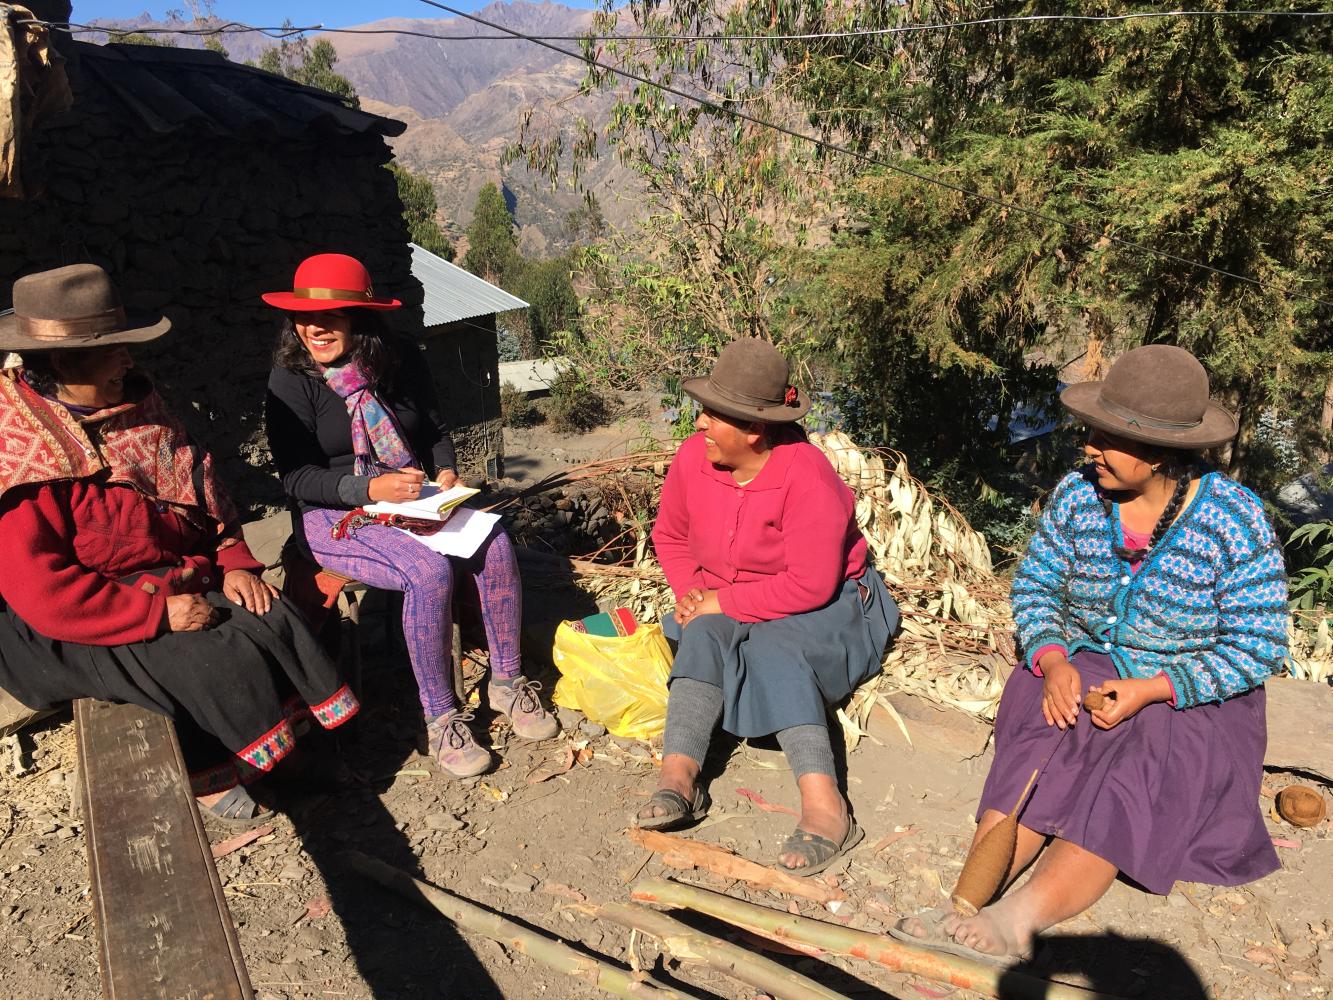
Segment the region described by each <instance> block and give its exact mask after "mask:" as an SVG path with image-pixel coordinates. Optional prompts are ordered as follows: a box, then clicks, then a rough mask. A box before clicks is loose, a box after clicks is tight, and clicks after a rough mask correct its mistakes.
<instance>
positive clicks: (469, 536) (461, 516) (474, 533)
mask: <svg viewBox="0 0 1333 1000" xmlns="http://www.w3.org/2000/svg"><path fill="white" fill-rule="evenodd" d="M499 520H500V515H499V514H488V513H486V512H485V511H484V510H473V509H472V508H471V507H456V508H454V513H453V516H452V517H450V518H449V520H447V521H445V522H444V527H443V528H441V529H440V530H439V531H437V532H435V534H433V535H416V534H413V533H412V532H410V531H408V530H407V529H406V528H398V529H397V530H398V531H401V532H403V534H405V535H407V536H409V537H410V538H415V539H416V540H417V541H418V542H420V543H421V544H422V545H424V546H426V548H428V549H433V550H434V551H436V552H439V553H441V554H442V555H446V556H458V557H459V558H460V559H467V558H468V557H469V556H473V555H476V553H477V549H479V548H481V543H482V542H484V541H486V539H487V538H489V537H490V534H491V531H492V530H493V529H494V528H495V524H496V522H497V521H499Z"/></svg>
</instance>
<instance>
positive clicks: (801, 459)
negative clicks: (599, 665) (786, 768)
mask: <svg viewBox="0 0 1333 1000" xmlns="http://www.w3.org/2000/svg"><path fill="white" fill-rule="evenodd" d="M788 377H789V372H788V367H787V362H786V359H785V358H783V356H782V355H781V353H779V352H778V350H777V349H776V348H774V347H773V346H772V345H771V344H769V343H767V342H766V341H763V340H758V339H745V340H738V341H734V342H733V343H731V344H729V345H728V346H727V347H726V348H725V349H724V350H723V351H722V354H721V356H720V357H719V358H718V360H717V364H716V366H715V367H714V368H713V372H712V374H711V375H709V376H708V377H707V378H696V379H691V380H690V381H688V382H686V383H685V385H684V387H683V388H684V389H685V391H686V392H687V393H689V395H690V396H692V397H693V398H694V399H696V400H697V401H698V402H699V403H700V404H701V405H702V407H703V412H702V413H701V414H700V416H699V418H698V419H697V420H696V421H695V427H696V428H697V429H698V433H697V434H695V435H694V436H693V437H691V438H689V439H687V440H686V441H685V442H684V443H683V444H682V445H681V446H680V450H679V451H678V452H677V454H676V458H675V461H673V462H672V464H671V470H670V472H669V473H668V475H667V479H666V483H665V484H664V485H663V487H662V503H661V509H660V512H659V514H658V519H657V524H656V526H655V527H654V528H653V544H654V546H655V548H656V550H657V555H658V558H659V559H660V560H661V563H662V568H663V570H665V572H666V576H667V582H668V583H669V584H670V585H671V589H672V591H673V592H674V593H675V595H676V602H677V603H676V611H675V614H674V616H673V618H672V620H670V621H668V622H667V623H666V631H667V632H668V634H669V635H670V634H671V633H673V632H674V633H675V634H676V635H678V636H679V647H678V650H677V653H676V659H675V663H674V664H673V666H672V670H671V678H670V682H669V683H670V695H669V697H668V700H667V724H666V735H665V743H664V747H663V758H662V776H661V782H660V787H659V788H658V790H657V791H656V792H654V793H653V796H652V798H650V799H649V801H648V803H647V804H646V805H645V806H644V807H643V808H642V809H641V810H639V812H638V813H637V814H636V815H635V816H634V817H633V821H634V822H636V823H637V824H638V825H639V826H641V827H644V828H646V829H665V828H669V827H676V826H681V825H683V824H685V823H687V822H689V821H691V820H696V819H699V818H701V817H702V816H703V814H704V812H705V811H706V810H707V795H706V793H705V792H704V790H703V789H702V787H700V785H699V770H700V766H701V765H702V763H703V760H704V757H705V755H706V754H707V751H708V745H709V742H710V741H711V739H712V735H713V730H714V729H715V728H716V726H717V725H718V723H719V722H721V725H722V728H723V729H725V730H726V731H727V732H729V733H731V734H733V735H735V736H739V737H743V738H750V737H758V736H768V735H771V734H774V733H776V734H777V739H778V743H779V745H780V746H781V747H782V749H783V751H784V752H785V753H786V755H787V760H788V762H789V763H790V764H791V767H792V771H793V772H794V773H795V776H796V784H797V787H798V789H799V790H800V794H801V818H800V822H799V823H798V824H797V827H796V830H795V832H794V833H793V834H792V835H791V836H790V837H789V838H788V839H787V841H786V843H785V844H784V845H783V847H782V850H781V852H780V854H779V856H778V863H779V865H780V866H781V867H782V868H783V869H786V870H788V871H791V872H792V873H794V874H797V875H812V874H814V873H815V872H818V871H822V870H823V869H824V868H826V867H827V866H828V865H829V864H830V863H831V862H832V861H833V860H834V859H835V858H837V857H838V856H839V855H841V854H843V853H845V852H846V851H848V850H850V849H851V848H852V847H854V846H855V845H856V844H857V843H858V842H859V841H860V839H861V837H862V833H861V831H860V829H859V828H858V827H857V825H856V822H855V821H854V820H853V819H852V818H851V815H850V812H849V810H848V806H847V802H846V800H845V799H844V798H843V796H842V793H841V792H840V791H839V788H838V783H837V778H836V775H835V771H834V760H833V749H832V745H831V742H830V739H829V731H828V716H827V713H826V708H825V707H826V706H827V705H829V704H832V703H835V702H837V701H840V700H842V699H843V698H846V697H847V696H848V695H849V694H851V692H852V691H854V690H855V689H856V687H857V686H858V685H859V684H861V683H862V682H863V681H865V680H867V679H868V678H870V677H873V676H875V674H877V673H879V670H880V662H881V658H882V657H883V654H884V647H885V644H886V643H887V642H888V640H889V638H890V636H891V635H892V634H893V632H894V630H895V629H896V628H897V624H898V608H897V605H896V604H894V602H893V599H892V598H891V597H890V596H889V594H888V592H887V590H886V589H885V587H884V583H883V581H882V580H881V579H880V577H879V574H878V573H876V572H875V569H874V567H872V566H871V565H870V563H869V561H868V559H867V556H866V542H865V539H864V538H863V537H862V536H861V532H860V530H859V529H858V528H857V526H856V518H855V516H854V507H855V502H854V498H853V496H852V491H851V490H850V489H848V487H847V485H846V484H845V483H843V481H842V480H841V479H839V478H838V474H837V473H836V472H835V471H834V470H833V467H832V466H831V465H830V464H829V461H828V459H827V458H825V457H824V455H823V453H822V452H820V451H819V449H818V448H816V447H814V446H813V445H811V444H809V443H808V442H807V441H806V440H805V435H804V433H803V432H802V431H801V429H800V428H799V426H797V424H796V421H798V420H800V418H801V417H803V416H804V415H805V413H806V412H807V410H809V408H810V402H809V399H808V398H807V397H806V396H805V394H803V393H802V392H800V390H798V389H795V388H793V387H792V386H791V385H790V384H788Z"/></svg>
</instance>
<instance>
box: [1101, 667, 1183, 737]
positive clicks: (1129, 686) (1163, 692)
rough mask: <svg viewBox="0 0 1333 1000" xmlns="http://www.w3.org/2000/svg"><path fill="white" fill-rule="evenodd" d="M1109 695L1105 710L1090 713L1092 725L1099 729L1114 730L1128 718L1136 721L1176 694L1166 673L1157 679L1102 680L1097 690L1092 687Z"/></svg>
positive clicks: (1103, 706) (1103, 704) (1103, 708)
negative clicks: (1146, 709) (1138, 717)
mask: <svg viewBox="0 0 1333 1000" xmlns="http://www.w3.org/2000/svg"><path fill="white" fill-rule="evenodd" d="M1088 690H1090V691H1097V692H1098V693H1100V694H1103V695H1105V696H1106V701H1104V702H1103V703H1102V707H1101V708H1098V709H1094V710H1093V711H1092V712H1090V713H1089V714H1090V715H1091V716H1092V724H1093V725H1094V726H1096V727H1097V728H1098V729H1114V728H1115V727H1116V726H1118V725H1120V723H1122V722H1124V721H1125V720H1126V719H1132V718H1133V717H1134V716H1135V715H1137V714H1138V713H1139V712H1140V711H1142V710H1143V709H1144V708H1146V707H1147V706H1149V705H1152V704H1155V703H1156V702H1159V701H1170V700H1171V696H1172V694H1173V692H1172V690H1171V682H1170V681H1169V680H1167V679H1166V675H1165V674H1158V675H1157V676H1156V677H1147V678H1143V677H1127V678H1120V677H1118V678H1116V679H1114V680H1109V681H1102V683H1101V684H1100V685H1098V686H1097V687H1092V688H1089V689H1088Z"/></svg>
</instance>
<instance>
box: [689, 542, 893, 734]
mask: <svg viewBox="0 0 1333 1000" xmlns="http://www.w3.org/2000/svg"><path fill="white" fill-rule="evenodd" d="M857 583H861V584H863V585H864V586H865V588H866V593H865V597H864V598H863V597H862V596H861V593H860V588H858V587H857ZM899 621H900V615H899V613H898V604H897V602H895V601H894V599H893V598H892V597H891V596H890V595H889V591H888V588H886V587H885V586H884V581H883V580H882V579H880V575H879V574H878V573H877V572H876V571H875V570H874V568H873V567H871V568H868V569H867V570H866V571H865V574H864V575H863V576H862V577H861V579H860V580H859V581H858V580H846V581H844V582H843V585H842V589H841V590H840V591H839V592H838V596H837V597H835V598H834V599H833V600H832V601H830V602H829V603H828V604H826V605H824V607H822V608H816V609H815V610H814V611H807V612H805V613H803V614H799V615H789V616H787V617H786V618H775V619H774V620H772V621H767V622H738V621H736V620H735V619H734V618H729V617H727V616H726V615H704V616H702V617H700V618H697V619H695V620H694V621H693V622H692V623H690V625H689V626H688V627H687V628H686V629H685V630H684V632H683V633H682V631H681V628H680V626H679V625H678V624H676V620H675V618H674V617H671V616H667V618H666V619H665V620H664V621H663V622H662V631H663V632H664V633H665V634H666V637H667V638H668V639H672V640H676V641H678V642H679V647H678V648H677V650H676V658H675V661H674V662H673V664H672V666H671V677H670V678H669V679H668V681H667V683H668V685H669V684H670V683H671V681H674V680H675V679H676V678H677V677H689V678H691V679H693V680H696V681H703V682H704V683H706V684H712V685H713V686H715V687H719V688H721V689H722V696H723V709H722V728H723V729H725V730H726V731H727V732H729V733H731V734H732V735H733V736H739V737H741V738H742V739H749V738H752V737H756V736H768V735H769V734H771V733H777V732H781V731H782V730H784V729H790V728H791V727H792V726H823V725H827V714H826V707H827V706H829V705H833V704H836V703H837V702H840V701H842V700H843V699H844V698H846V697H847V696H848V695H850V694H851V693H852V692H853V691H855V690H856V689H857V687H859V686H860V685H861V684H863V683H865V682H866V681H867V680H869V679H870V678H872V677H874V676H875V675H877V674H878V673H879V672H880V668H881V666H882V663H883V659H884V648H885V646H886V645H887V644H888V642H889V639H890V638H892V636H893V635H894V634H895V633H896V632H897V631H898V624H899Z"/></svg>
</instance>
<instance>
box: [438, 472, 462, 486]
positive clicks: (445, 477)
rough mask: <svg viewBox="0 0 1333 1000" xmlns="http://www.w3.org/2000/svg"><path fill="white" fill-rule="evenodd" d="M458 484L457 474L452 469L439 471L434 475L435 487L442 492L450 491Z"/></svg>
mask: <svg viewBox="0 0 1333 1000" xmlns="http://www.w3.org/2000/svg"><path fill="white" fill-rule="evenodd" d="M457 482H458V473H457V472H455V471H454V470H453V469H441V470H440V471H439V472H437V473H435V485H436V486H438V487H439V488H440V489H442V490H447V489H451V488H452V487H453V485H454V484H455V483H457Z"/></svg>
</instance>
